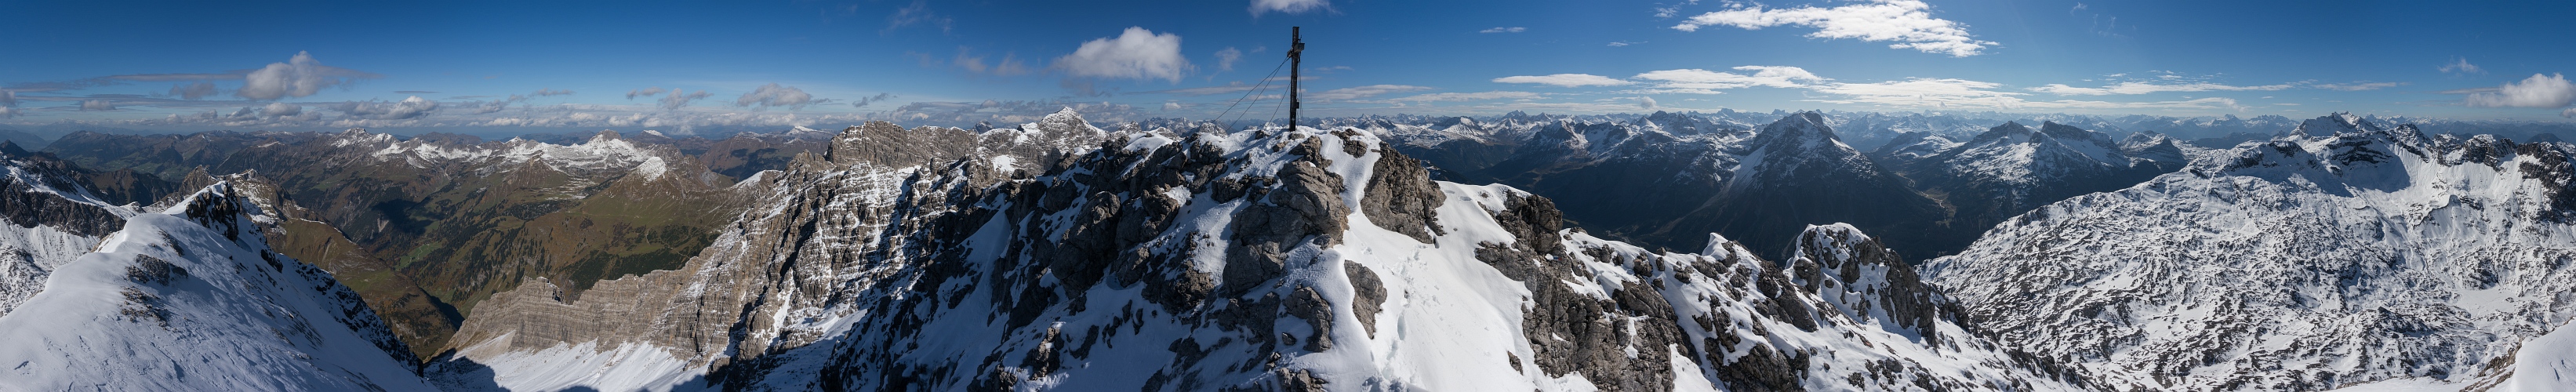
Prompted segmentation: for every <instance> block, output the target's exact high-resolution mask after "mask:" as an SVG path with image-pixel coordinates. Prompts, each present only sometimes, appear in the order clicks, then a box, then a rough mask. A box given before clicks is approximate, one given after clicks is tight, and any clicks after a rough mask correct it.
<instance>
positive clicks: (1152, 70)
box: [1055, 2, 1320, 83]
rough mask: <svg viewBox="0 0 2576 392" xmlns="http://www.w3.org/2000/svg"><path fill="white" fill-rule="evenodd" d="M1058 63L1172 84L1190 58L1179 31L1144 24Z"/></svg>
mask: <svg viewBox="0 0 2576 392" xmlns="http://www.w3.org/2000/svg"><path fill="white" fill-rule="evenodd" d="M1318 3H1320V2H1318ZM1255 4H1258V3H1255ZM1055 66H1056V68H1061V69H1064V71H1065V72H1066V73H1068V74H1071V75H1073V76H1082V77H1095V78H1113V79H1115V78H1124V79H1164V80H1170V81H1172V82H1173V83H1180V81H1181V76H1182V75H1183V74H1187V73H1189V71H1190V68H1191V66H1190V60H1189V59H1187V58H1182V57H1181V35H1180V34H1171V33H1163V34H1155V33H1154V32H1153V31H1149V30H1145V28H1143V27H1129V28H1127V31H1126V32H1124V33H1121V34H1119V35H1118V36H1117V37H1111V38H1101V39H1095V40H1091V41H1090V42H1083V43H1082V47H1079V48H1075V49H1074V50H1073V54H1070V55H1065V56H1064V57H1061V58H1057V59H1056V60H1055Z"/></svg>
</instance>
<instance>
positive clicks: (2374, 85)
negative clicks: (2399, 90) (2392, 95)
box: [2316, 82, 2406, 91]
mask: <svg viewBox="0 0 2576 392" xmlns="http://www.w3.org/2000/svg"><path fill="white" fill-rule="evenodd" d="M2404 85H2406V82H2352V83H2323V84H2318V85H2316V86H2317V88H2321V89H2327V90H2335V91H2370V90H2378V89H2384V88H2389V87H2397V86H2404Z"/></svg>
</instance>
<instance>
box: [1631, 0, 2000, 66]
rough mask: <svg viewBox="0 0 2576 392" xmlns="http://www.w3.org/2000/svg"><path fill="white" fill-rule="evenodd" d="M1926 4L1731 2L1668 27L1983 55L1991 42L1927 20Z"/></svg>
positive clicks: (1958, 26) (1913, 0)
mask: <svg viewBox="0 0 2576 392" xmlns="http://www.w3.org/2000/svg"><path fill="white" fill-rule="evenodd" d="M1931 9H1932V5H1931V4H1925V3H1924V2H1922V1H1920V0H1873V1H1871V2H1869V3H1865V4H1854V5H1846V6H1840V7H1832V8H1818V7H1815V6H1803V7H1798V8H1776V9H1767V8H1764V7H1763V6H1761V5H1759V4H1756V5H1752V6H1744V5H1741V4H1733V5H1731V7H1730V8H1729V9H1727V10H1724V11H1717V12H1710V13H1705V14H1700V15H1699V16H1693V17H1690V19H1688V20H1684V21H1682V23H1681V24H1678V25H1673V27H1672V28H1673V29H1675V30H1681V31H1698V30H1699V29H1700V28H1701V27H1707V26H1727V27H1737V28H1742V29H1746V30H1759V29H1762V28H1765V27H1775V26H1803V27H1810V28H1815V29H1816V31H1815V32H1812V33H1808V34H1807V37H1809V38H1822V39H1845V38H1849V39H1857V40H1861V41H1868V42H1895V43H1892V44H1888V45H1887V47H1888V48H1892V49H1913V50H1918V51H1922V52H1925V53H1939V54H1947V55H1950V56H1951V57H1968V56H1975V55H1979V54H1984V53H1985V49H1986V47H1987V46H1992V45H1997V44H1996V43H1994V42H1992V41H1983V40H1978V39H1976V37H1975V36H1973V35H1971V34H1969V33H1968V29H1967V25H1966V24H1962V23H1959V22H1954V21H1950V20H1947V19H1940V18H1934V17H1932V13H1931V11H1930V10H1931Z"/></svg>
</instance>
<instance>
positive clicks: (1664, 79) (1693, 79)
mask: <svg viewBox="0 0 2576 392" xmlns="http://www.w3.org/2000/svg"><path fill="white" fill-rule="evenodd" d="M1734 69H1735V70H1737V71H1753V73H1752V74H1750V75H1747V74H1741V73H1733V72H1719V71H1710V70H1705V69H1668V70H1662V71H1650V72H1646V73H1641V74H1637V76H1634V77H1632V79H1641V80H1647V81H1650V82H1652V83H1653V84H1652V86H1651V87H1648V88H1646V89H1645V90H1641V91H1640V92H1644V93H1652V94H1724V93H1725V92H1724V91H1720V90H1727V89H1739V88H1746V87H1755V86H1761V87H1776V88H1797V87H1801V86H1805V85H1806V84H1809V83H1815V82H1822V81H1825V80H1826V79H1825V78H1824V77H1820V76H1816V74H1814V73H1810V72H1807V70H1806V69H1804V68H1798V67H1789V66H1766V65H1747V66H1741V67H1735V68H1734Z"/></svg>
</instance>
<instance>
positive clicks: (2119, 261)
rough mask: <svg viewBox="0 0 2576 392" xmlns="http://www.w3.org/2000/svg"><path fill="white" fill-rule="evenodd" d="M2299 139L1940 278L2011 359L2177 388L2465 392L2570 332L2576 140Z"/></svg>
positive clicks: (2076, 219) (2086, 215)
mask: <svg viewBox="0 0 2576 392" xmlns="http://www.w3.org/2000/svg"><path fill="white" fill-rule="evenodd" d="M2303 124H2305V125H2303V126H2302V128H2301V129H2302V132H2294V133H2293V135H2288V136H2284V137H2281V138H2277V139H2273V140H2271V141H2267V142H2260V143H2248V144H2245V145H2240V146H2238V147H2236V148H2234V149H2232V150H2230V151H2227V152H2226V154H2228V156H2231V157H2232V158H2230V159H2220V160H2204V161H2200V162H2196V163H2194V164H2192V166H2191V167H2190V168H2188V169H2185V170H2183V171H2182V172H2177V173H2171V174H2166V175H2163V176H2160V177H2157V178H2155V179H2153V180H2150V181H2148V182H2146V183H2143V184H2138V185H2136V186H2133V187H2129V188H2126V189H2122V190H2118V191H2114V192H2106V193H2098V194H2092V195H2086V196H2080V197H2075V198H2071V199H2067V200H2065V201H2061V202H2058V203H2054V204H2050V205H2048V206H2045V207H2041V208H2039V209H2037V210H2033V211H2031V212H2030V213H2028V214H2024V215H2021V216H2019V217H2016V218H2013V219H2011V220H2010V221H2008V222H2005V223H2003V224H2000V225H1998V226H1996V228H1995V229H1994V230H1992V231H1989V232H1987V233H1986V236H1985V237H1984V238H1983V239H1980V240H1979V241H1977V243H1976V244H1975V245H1973V246H1971V247H1970V248H1969V249H1968V250H1966V251H1964V252H1962V253H1961V254H1959V255H1957V256H1952V257H1946V258H1942V259H1938V260H1935V261H1933V262H1931V263H1928V264H1927V268H1926V269H1925V271H1926V272H1925V273H1926V275H1927V276H1929V277H1931V280H1932V281H1933V282H1935V283H1937V284H1939V285H1940V286H1941V287H1943V288H1945V289H1947V290H1949V295H1951V296H1952V297H1953V298H1956V299H1958V300H1959V301H1960V303H1961V304H1962V305H1963V306H1964V307H1965V308H1966V309H1968V310H1969V312H1970V313H1971V314H1972V315H1974V318H1975V319H1977V320H1978V322H1979V323H1980V324H1983V325H1986V326H1988V327H1990V328H1991V330H1993V331H1998V332H2000V333H2001V334H2000V335H1999V338H2000V340H2002V341H2003V342H2004V343H2007V344H2012V345H2017V346H2022V347H2029V348H2030V349H2031V350H2033V351H2035V352H2038V353H2041V354H2044V355H2052V356H2065V357H2069V358H2074V359H2077V360H2078V361H2082V362H2089V363H2094V364H2100V365H2105V366H2107V367H2097V369H2126V370H2122V371H2123V372H2129V373H2130V374H2134V375H2136V376H2137V377H2141V378H2149V379H2154V380H2156V382H2157V383H2159V384H2161V385H2163V386H2164V388H2169V389H2175V390H2236V389H2263V390H2323V389H2330V388H2336V387H2340V386H2345V385H2353V384H2360V383H2367V382H2379V381H2385V380H2399V379H2425V380H2441V381H2444V382H2451V383H2464V382H2468V381H2470V380H2471V379H2474V378H2477V377H2481V376H2480V375H2482V374H2494V372H2496V371H2498V370H2499V369H2495V368H2491V365H2496V364H2504V363H2509V361H2507V360H2505V358H2508V357H2509V356H2510V355H2512V353H2513V352H2514V351H2513V350H2514V348H2515V347H2517V345H2519V344H2520V343H2519V342H2522V341H2523V340H2525V339H2530V338H2533V337H2536V336H2540V335H2542V334H2544V333H2547V332H2548V331H2552V330H2556V329H2559V328H2562V326H2564V325H2566V324H2567V323H2568V322H2569V320H2570V319H2571V318H2576V305H2571V302H2569V301H2565V300H2564V298H2565V294H2566V293H2570V292H2576V270H2570V269H2567V268H2561V267H2563V266H2564V265H2565V264H2567V263H2568V261H2569V260H2576V222H2571V220H2570V219H2569V217H2570V216H2576V215H2571V214H2576V196H2571V195H2576V186H2571V185H2570V181H2569V177H2570V175H2569V173H2571V172H2576V170H2571V168H2570V166H2569V163H2568V162H2569V161H2568V159H2567V158H2568V157H2569V156H2570V155H2571V154H2576V145H2569V144H2565V143H2512V142H2510V141H2506V140H2503V139H2500V138H2495V137H2491V136H2473V137H2467V138H2461V137H2456V136H2448V135H2444V136H2437V137H2422V136H2421V133H2420V132H2417V131H2415V128H2414V127H2412V126H2408V125H2400V126H2396V127H2386V126H2382V125H2378V124H2376V123H2374V122H2372V121H2368V119H2364V118H2358V117H2354V116H2350V115H2348V114H2338V115H2334V116H2326V117H2321V118H2317V119H2311V120H2308V121H2306V122H2304V123H2303ZM2296 134H2306V136H2299V135H2296Z"/></svg>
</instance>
